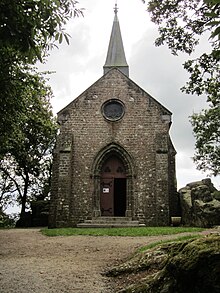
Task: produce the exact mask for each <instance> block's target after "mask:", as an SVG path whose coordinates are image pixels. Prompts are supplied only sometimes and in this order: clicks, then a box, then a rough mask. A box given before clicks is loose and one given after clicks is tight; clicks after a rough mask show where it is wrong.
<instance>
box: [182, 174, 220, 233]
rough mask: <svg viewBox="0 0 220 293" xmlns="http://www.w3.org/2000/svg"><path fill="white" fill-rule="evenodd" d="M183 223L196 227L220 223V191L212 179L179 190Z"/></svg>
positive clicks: (193, 183) (190, 184)
mask: <svg viewBox="0 0 220 293" xmlns="http://www.w3.org/2000/svg"><path fill="white" fill-rule="evenodd" d="M179 196H180V205H181V210H182V224H183V225H186V226H195V227H208V228H209V227H212V226H216V225H220V191H218V190H217V189H216V188H215V187H214V185H213V184H212V182H211V179H203V180H201V181H197V182H192V183H189V184H187V185H186V186H185V187H184V188H181V189H180V190H179Z"/></svg>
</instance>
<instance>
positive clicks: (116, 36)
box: [103, 3, 129, 76]
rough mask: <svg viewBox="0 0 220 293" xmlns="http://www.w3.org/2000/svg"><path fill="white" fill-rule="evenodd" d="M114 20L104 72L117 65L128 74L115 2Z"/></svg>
mask: <svg viewBox="0 0 220 293" xmlns="http://www.w3.org/2000/svg"><path fill="white" fill-rule="evenodd" d="M114 13H115V17H114V22H113V26H112V32H111V37H110V42H109V46H108V53H107V57H106V61H105V65H104V67H103V68H104V74H105V73H107V72H108V71H109V70H110V69H112V68H113V67H117V68H118V69H119V70H121V72H123V73H124V74H125V75H127V76H129V68H128V64H127V61H126V57H125V52H124V46H123V42H122V37H121V30H120V25H119V21H118V16H117V13H118V7H117V3H115V7H114Z"/></svg>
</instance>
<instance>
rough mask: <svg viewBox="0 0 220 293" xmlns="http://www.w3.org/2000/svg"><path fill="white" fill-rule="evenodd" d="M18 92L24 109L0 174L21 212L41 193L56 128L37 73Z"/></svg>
mask: <svg viewBox="0 0 220 293" xmlns="http://www.w3.org/2000/svg"><path fill="white" fill-rule="evenodd" d="M22 94H23V95H24V97H23V101H24V102H25V105H24V107H25V109H26V112H25V113H23V114H22V119H21V120H20V121H19V124H18V125H17V128H16V130H17V133H16V136H15V138H14V139H13V140H12V141H11V143H10V149H9V151H8V153H7V155H5V156H4V158H3V159H2V160H1V164H0V171H1V174H2V175H1V177H2V178H7V180H8V182H9V183H10V187H11V188H13V189H14V192H16V198H17V201H18V202H19V203H20V204H21V214H23V213H25V209H26V204H27V202H28V201H29V200H30V199H31V198H33V197H34V196H35V197H36V196H37V195H39V193H43V192H44V190H43V188H44V186H45V184H44V182H45V181H47V180H48V178H49V175H50V165H51V154H52V149H53V146H54V143H55V135H56V130H57V127H56V122H55V120H54V118H53V114H52V110H51V105H50V98H51V96H52V93H51V90H50V88H49V87H48V86H46V84H45V80H44V79H43V77H41V76H39V74H37V73H35V74H32V75H31V76H29V83H28V86H26V88H25V90H24V91H23V93H22ZM9 192H11V190H9Z"/></svg>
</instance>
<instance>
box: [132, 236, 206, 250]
mask: <svg viewBox="0 0 220 293" xmlns="http://www.w3.org/2000/svg"><path fill="white" fill-rule="evenodd" d="M200 237H203V236H202V235H198V234H196V235H185V236H180V237H178V238H175V239H169V240H160V241H157V242H153V243H150V244H148V245H146V246H142V247H141V248H139V249H138V251H137V252H144V251H146V250H148V249H151V248H154V247H156V246H158V245H161V244H166V243H171V242H181V241H187V240H191V239H197V238H200Z"/></svg>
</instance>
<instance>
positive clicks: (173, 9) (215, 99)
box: [143, 0, 220, 175]
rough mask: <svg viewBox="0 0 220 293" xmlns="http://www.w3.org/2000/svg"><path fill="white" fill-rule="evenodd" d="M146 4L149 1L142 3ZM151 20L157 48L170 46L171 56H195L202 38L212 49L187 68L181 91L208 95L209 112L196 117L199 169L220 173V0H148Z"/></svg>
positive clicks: (191, 61) (194, 129)
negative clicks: (186, 80)
mask: <svg viewBox="0 0 220 293" xmlns="http://www.w3.org/2000/svg"><path fill="white" fill-rule="evenodd" d="M143 2H146V1H143ZM147 5H148V11H149V12H150V14H151V19H152V21H153V22H154V23H156V24H157V25H158V26H159V29H158V30H159V37H158V38H157V39H156V41H155V44H156V45H157V46H160V45H163V44H167V45H168V47H169V49H170V50H171V52H172V54H174V55H178V53H179V52H185V53H188V54H189V55H190V54H191V53H193V52H194V51H195V49H196V47H197V45H199V43H200V40H201V37H203V39H204V38H206V40H207V43H209V47H210V49H209V50H207V51H206V52H204V53H203V54H202V55H201V56H199V57H198V58H196V59H193V60H188V61H187V62H185V64H184V68H185V69H186V70H187V71H188V73H189V80H188V82H187V83H186V85H185V86H184V87H183V88H182V90H183V91H184V92H186V93H188V94H197V95H205V96H206V97H207V103H208V109H206V110H203V111H202V112H201V113H199V114H193V115H192V117H191V123H192V126H193V131H194V135H195V138H196V145H195V148H196V152H195V156H194V161H195V162H196V164H197V168H198V169H201V170H204V171H207V170H208V171H210V173H211V174H213V175H218V174H220V166H219V161H220V137H219V134H220V91H219V88H220V66H219V61H220V49H219V45H220V0H203V1H201V0H193V1H191V0H149V1H148V3H147Z"/></svg>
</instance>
